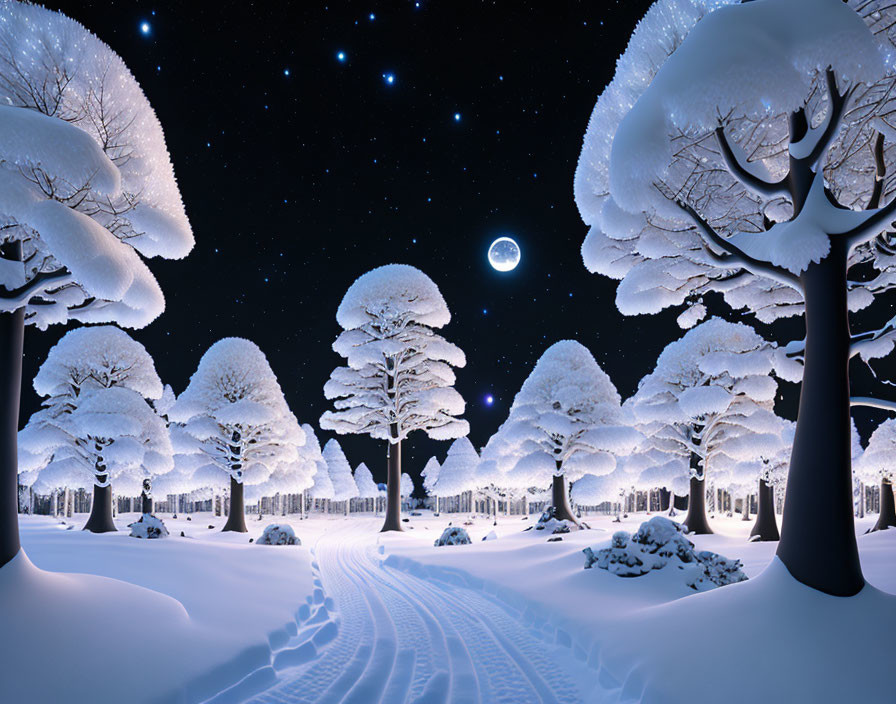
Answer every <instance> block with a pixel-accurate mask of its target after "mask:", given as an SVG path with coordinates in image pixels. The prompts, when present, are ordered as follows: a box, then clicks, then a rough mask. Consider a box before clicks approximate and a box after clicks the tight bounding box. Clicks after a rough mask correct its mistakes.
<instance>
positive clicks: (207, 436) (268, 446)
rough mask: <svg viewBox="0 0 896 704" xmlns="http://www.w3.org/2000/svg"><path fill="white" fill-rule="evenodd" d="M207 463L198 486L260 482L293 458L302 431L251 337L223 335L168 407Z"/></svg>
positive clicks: (199, 474)
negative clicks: (185, 386)
mask: <svg viewBox="0 0 896 704" xmlns="http://www.w3.org/2000/svg"><path fill="white" fill-rule="evenodd" d="M169 418H170V419H171V420H172V421H174V422H177V423H181V424H183V431H184V435H185V436H188V437H190V438H192V439H193V441H194V449H193V451H194V453H196V454H198V455H201V456H203V457H204V458H205V460H206V462H205V464H203V465H202V466H200V467H199V468H197V470H196V479H197V484H198V485H200V486H218V487H221V488H226V487H228V486H229V484H230V483H229V481H227V479H228V478H231V479H233V480H234V481H236V482H237V483H244V484H247V485H249V484H261V483H263V482H265V481H267V480H268V478H269V477H270V476H271V474H272V473H273V472H274V471H275V470H277V469H278V468H280V467H281V466H282V465H288V464H289V463H293V462H296V461H297V459H298V457H299V451H298V448H299V447H301V446H302V445H303V444H304V443H305V432H304V431H303V430H302V428H301V427H299V424H298V421H296V417H295V416H294V415H293V414H292V412H291V411H290V410H289V407H288V406H287V405H286V400H285V399H284V398H283V391H282V390H281V388H280V384H279V383H277V378H276V377H275V376H274V373H273V371H272V370H271V367H270V365H269V364H268V361H267V358H266V357H265V356H264V353H263V352H262V351H261V350H260V349H259V348H258V347H257V346H256V345H255V344H254V343H252V342H250V341H249V340H244V339H241V338H236V337H229V338H224V339H223V340H219V341H218V342H216V343H215V344H214V345H212V346H211V347H210V348H209V349H208V351H206V353H205V354H204V355H203V356H202V359H201V360H200V361H199V367H198V368H197V370H196V372H195V373H194V374H193V376H192V377H191V378H190V383H189V385H188V386H187V388H186V389H185V390H184V392H183V393H182V394H181V395H180V396H179V397H178V398H177V401H175V403H174V405H173V406H172V407H171V409H170V411H169Z"/></svg>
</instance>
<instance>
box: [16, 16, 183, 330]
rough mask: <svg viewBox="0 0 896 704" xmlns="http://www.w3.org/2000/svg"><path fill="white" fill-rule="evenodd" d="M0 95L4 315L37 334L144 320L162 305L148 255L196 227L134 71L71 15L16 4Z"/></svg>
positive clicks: (162, 251) (167, 253) (168, 252)
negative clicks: (74, 323)
mask: <svg viewBox="0 0 896 704" xmlns="http://www.w3.org/2000/svg"><path fill="white" fill-rule="evenodd" d="M0 103H2V105H0V144H2V145H3V146H2V147H0V224H2V225H3V228H4V229H3V238H2V239H3V241H4V242H6V243H7V244H8V246H7V247H6V248H5V249H4V254H3V258H2V261H0V287H2V288H0V310H4V311H13V310H17V309H19V308H23V307H24V308H25V316H26V320H27V321H28V322H29V323H31V324H34V325H37V326H38V327H40V328H45V327H47V326H48V325H50V324H53V323H63V322H65V321H66V320H68V319H70V318H73V319H77V320H82V321H85V322H111V321H116V322H118V323H120V324H122V325H125V326H128V327H141V326H143V325H146V324H147V323H149V322H150V321H151V320H153V319H154V318H155V317H156V316H158V315H159V313H161V311H162V310H163V309H164V306H165V301H164V297H163V296H162V292H161V290H160V289H159V285H158V283H157V282H156V280H155V278H154V277H153V275H152V273H151V272H150V270H149V268H148V267H147V266H146V264H145V263H144V261H143V259H142V257H155V256H161V257H165V258H169V259H177V258H181V257H183V256H185V255H186V254H187V253H188V252H189V251H190V249H192V246H193V235H192V232H191V230H190V225H189V222H188V221H187V217H186V214H185V212H184V208H183V204H182V202H181V198H180V192H179V190H178V187H177V182H176V180H175V178H174V171H173V169H172V166H171V162H170V159H169V157H168V151H167V148H166V146H165V140H164V136H163V134H162V128H161V126H160V124H159V121H158V119H157V118H156V116H155V113H154V112H153V110H152V108H151V107H150V105H149V102H148V101H147V100H146V97H145V96H144V95H143V92H142V90H141V89H140V86H139V85H138V83H137V81H136V80H135V79H134V77H133V75H132V74H131V73H130V71H129V70H128V69H127V67H126V66H125V65H124V63H123V62H122V61H121V59H120V58H119V57H118V56H117V55H116V54H115V52H113V51H112V50H111V49H110V48H109V47H108V46H107V45H106V44H104V43H103V42H101V41H100V40H99V39H98V38H97V37H96V36H94V35H93V34H91V33H90V32H88V31H87V30H86V29H85V28H84V27H82V26H81V25H80V24H78V23H77V22H75V21H74V20H71V19H69V18H68V17H66V16H64V15H62V14H60V13H58V12H53V11H51V10H48V9H46V8H43V7H40V6H38V5H32V4H30V3H23V2H15V1H13V0H10V1H7V2H3V3H0ZM11 243H16V244H15V246H12V244H11Z"/></svg>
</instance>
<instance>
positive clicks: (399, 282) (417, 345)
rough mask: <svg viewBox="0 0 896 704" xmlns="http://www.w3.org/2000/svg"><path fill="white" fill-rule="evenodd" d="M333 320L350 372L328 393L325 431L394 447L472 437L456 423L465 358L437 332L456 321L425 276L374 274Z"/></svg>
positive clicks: (393, 269) (341, 370)
mask: <svg viewBox="0 0 896 704" xmlns="http://www.w3.org/2000/svg"><path fill="white" fill-rule="evenodd" d="M336 319H337V321H338V322H339V324H340V325H341V326H342V327H343V329H344V331H343V332H342V333H341V334H340V335H339V337H337V338H336V341H335V342H334V343H333V349H334V351H336V352H337V353H338V354H340V355H341V356H342V357H344V358H345V359H346V362H347V366H345V367H338V368H337V369H335V370H334V371H333V373H332V374H331V375H330V379H329V381H328V382H327V383H326V385H325V386H324V394H325V395H326V397H327V398H328V399H334V403H333V405H334V406H335V408H336V410H335V411H327V412H326V413H324V415H323V416H322V417H321V421H320V422H321V427H322V428H324V429H327V430H335V431H336V432H337V433H341V434H342V433H366V434H368V435H370V436H371V437H374V438H378V439H380V440H388V441H389V442H391V443H397V442H400V441H402V440H404V439H405V438H406V437H407V436H408V434H409V433H411V432H413V431H415V430H423V431H424V432H426V434H427V435H429V436H430V437H431V438H434V439H437V440H449V439H452V438H456V437H460V436H462V435H466V434H467V433H468V432H469V425H468V424H467V422H466V421H465V420H461V419H459V418H457V416H459V415H460V414H462V413H463V412H464V400H463V398H462V397H461V395H460V394H459V393H458V392H457V391H456V390H455V389H454V381H455V377H454V372H453V371H452V367H462V366H464V365H465V364H466V358H465V357H464V353H463V352H462V351H461V350H460V349H459V348H458V347H457V346H455V345H453V344H451V343H450V342H448V341H447V340H445V338H443V337H442V336H440V335H438V334H437V333H436V332H435V331H434V328H439V327H442V326H443V325H446V324H447V323H448V321H449V320H450V319H451V315H450V313H449V311H448V306H447V305H446V304H445V299H444V298H442V294H441V293H440V292H439V289H438V287H437V286H436V285H435V284H434V283H433V281H432V280H431V279H430V278H429V277H428V276H426V274H424V273H423V272H422V271H420V270H419V269H415V268H414V267H412V266H407V265H404V264H389V265H387V266H382V267H379V268H377V269H373V270H372V271H369V272H367V273H366V274H364V275H363V276H361V277H360V278H359V279H358V280H357V281H355V282H354V283H353V284H352V285H351V287H349V290H348V291H347V292H346V294H345V297H344V298H343V300H342V303H341V304H340V306H339V310H338V312H337V315H336Z"/></svg>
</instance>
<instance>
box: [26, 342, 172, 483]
mask: <svg viewBox="0 0 896 704" xmlns="http://www.w3.org/2000/svg"><path fill="white" fill-rule="evenodd" d="M34 389H35V391H37V393H38V394H39V395H41V396H44V397H45V398H44V401H43V403H42V406H43V408H42V409H41V410H39V411H37V412H36V413H34V414H33V415H32V416H31V418H30V419H29V421H28V424H27V425H26V426H25V428H24V429H23V430H22V431H20V433H19V442H18V445H19V459H20V463H21V466H20V469H21V470H22V471H27V472H29V474H28V479H29V480H30V481H33V482H36V483H38V482H39V485H41V486H48V487H60V486H68V487H81V486H85V485H86V486H90V485H91V484H92V483H96V484H97V485H98V486H108V485H109V483H110V482H111V481H112V480H113V479H114V478H115V477H116V476H117V475H120V474H122V473H124V472H126V471H129V470H133V472H132V473H135V474H134V478H135V480H136V476H137V474H139V477H140V481H142V478H143V476H144V475H145V476H154V475H157V474H161V473H165V472H167V471H169V470H170V469H171V467H172V459H171V457H172V446H171V442H170V440H169V435H168V430H167V428H166V426H165V422H164V420H163V419H162V418H161V417H160V416H158V414H157V413H156V412H155V410H154V408H153V406H152V405H150V403H149V401H150V400H151V399H157V398H159V397H160V396H161V395H162V382H161V380H160V379H159V376H158V374H157V373H156V369H155V364H154V363H153V360H152V357H150V355H149V353H148V352H147V351H146V348H144V347H143V345H141V344H140V343H139V342H137V341H135V340H134V339H132V338H131V337H130V336H129V335H128V334H127V333H126V332H124V331H123V330H120V329H118V328H116V327H113V326H108V325H103V326H97V327H86V328H78V329H75V330H71V331H69V332H68V333H67V334H66V335H65V336H64V337H63V338H62V339H61V340H60V341H59V342H58V343H56V345H54V346H53V347H52V348H51V349H50V352H49V354H48V355H47V359H46V360H45V361H44V363H43V364H42V365H41V367H40V369H39V370H38V372H37V375H36V376H35V378H34ZM113 390H114V393H111V394H110V393H107V392H109V391H113ZM125 392H126V393H125ZM103 404H106V406H104V405H103ZM138 470H139V471H138ZM38 471H39V473H37V472H38ZM138 493H139V492H138Z"/></svg>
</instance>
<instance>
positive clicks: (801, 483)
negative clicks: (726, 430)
mask: <svg viewBox="0 0 896 704" xmlns="http://www.w3.org/2000/svg"><path fill="white" fill-rule="evenodd" d="M847 248H848V245H847V243H846V242H844V241H843V238H842V237H841V238H840V239H838V238H837V236H836V235H834V236H832V237H831V251H830V254H828V256H827V257H825V258H824V259H822V260H821V261H820V262H818V263H811V264H809V266H808V267H807V269H806V270H805V271H804V272H803V273H802V274H801V275H800V281H801V282H802V286H803V291H804V297H805V302H806V346H805V361H804V365H805V366H804V370H803V384H802V389H801V390H800V406H799V416H798V419H797V425H796V435H795V437H794V442H793V453H792V455H791V459H790V473H789V475H788V480H787V493H786V495H785V498H784V516H783V518H782V521H781V542H780V543H779V544H778V553H777V554H778V557H779V558H780V559H781V561H782V562H783V563H784V565H785V566H786V567H787V569H788V570H789V571H790V574H791V575H793V577H794V578H795V579H797V580H799V581H800V582H802V583H803V584H805V585H807V586H810V587H812V588H814V589H817V590H819V591H822V592H825V593H827V594H832V595H834V596H852V595H854V594H856V593H858V592H859V591H860V590H861V589H862V587H863V586H864V585H865V579H864V577H863V576H862V567H861V565H860V563H859V551H858V547H857V545H856V534H855V525H854V523H853V505H852V466H851V447H850V445H851V437H850V407H849V346H850V334H849V320H848V317H847V307H846V291H847V288H846V286H847V284H846V260H847Z"/></svg>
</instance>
